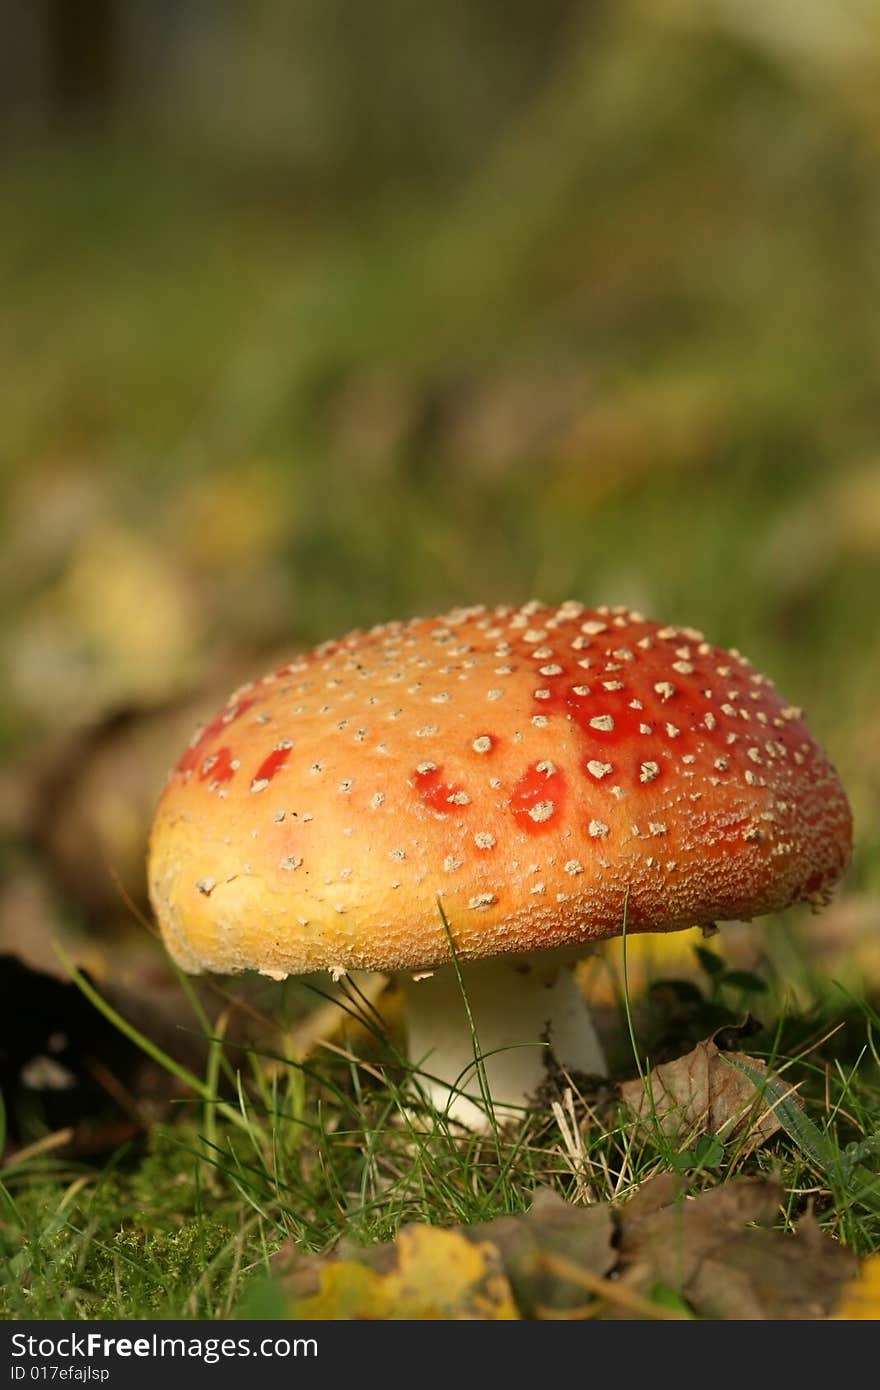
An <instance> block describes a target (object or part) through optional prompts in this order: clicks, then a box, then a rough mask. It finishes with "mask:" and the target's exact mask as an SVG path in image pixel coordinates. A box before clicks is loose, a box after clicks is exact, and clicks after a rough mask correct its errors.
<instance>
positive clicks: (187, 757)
mask: <svg viewBox="0 0 880 1390" xmlns="http://www.w3.org/2000/svg"><path fill="white" fill-rule="evenodd" d="M851 840H852V822H851V815H850V809H849V805H848V803H847V799H846V796H845V793H844V791H843V789H842V787H841V785H840V782H839V780H838V777H837V775H836V773H835V771H834V769H833V767H832V766H831V764H830V763H829V761H828V759H827V757H826V755H825V753H824V752H823V751H822V749H821V748H820V747H819V746H818V745H817V743H816V742H815V740H814V739H813V737H812V736H811V734H810V732H809V730H808V729H807V727H806V725H805V723H804V722H803V718H802V716H801V711H800V710H798V709H795V708H793V707H791V706H789V705H787V704H786V703H785V702H784V701H783V700H782V699H781V697H780V696H779V694H778V693H777V691H776V690H775V688H774V686H773V684H772V683H771V681H770V680H769V679H768V678H767V677H766V676H764V675H761V674H760V673H759V672H758V671H756V670H755V669H754V668H753V667H752V666H750V665H749V663H748V662H747V661H746V660H745V658H744V657H742V656H740V655H739V653H737V652H735V651H725V650H723V649H721V648H718V647H715V646H712V645H711V644H710V643H709V642H706V641H705V640H704V638H703V636H702V634H701V633H699V632H695V631H694V630H693V629H691V628H678V627H662V626H660V625H659V624H657V623H654V622H650V621H648V620H646V619H645V618H644V617H642V616H641V614H638V613H634V612H630V611H629V610H627V609H625V608H612V609H607V608H598V609H588V608H585V607H584V606H583V605H581V604H579V603H575V602H568V603H564V604H563V605H562V606H561V607H559V608H547V607H544V606H542V605H541V604H538V603H529V604H526V605H525V606H524V607H522V608H519V609H513V608H507V607H502V608H496V609H494V610H488V611H487V610H485V609H483V608H468V609H458V610H456V611H454V612H451V613H448V614H446V615H445V616H442V617H435V618H427V619H421V618H416V619H413V620H412V621H409V622H398V623H389V624H387V625H384V626H381V627H376V628H373V629H371V630H370V631H369V632H354V633H352V634H350V635H349V636H347V637H343V638H341V639H340V640H339V641H334V642H327V643H325V644H323V645H322V646H319V647H317V648H316V649H315V650H314V651H311V652H309V653H307V654H305V655H303V656H300V657H297V658H296V659H295V660H294V661H292V662H290V663H289V664H288V665H285V666H282V667H281V668H280V669H279V670H277V671H273V672H272V673H270V674H269V675H267V676H264V677H263V679H262V680H260V681H256V682H254V683H251V684H249V685H247V686H244V687H243V688H241V689H240V690H238V691H236V693H235V694H234V695H233V696H232V697H231V698H230V700H229V702H228V704H227V705H226V707H225V708H224V709H223V710H222V711H221V712H220V713H219V714H218V715H217V717H216V718H215V719H214V720H212V721H211V723H210V724H208V725H207V727H206V728H204V729H203V730H202V731H201V732H200V733H198V734H197V735H196V737H195V738H194V739H193V741H192V742H191V743H190V746H189V747H188V749H187V750H186V751H185V753H184V754H183V756H182V758H181V759H180V761H179V762H178V763H177V765H176V767H175V768H174V769H173V771H172V773H171V774H170V778H169V782H168V785H167V787H166V789H165V791H164V793H163V796H162V798H161V801H160V803H159V807H158V811H157V814H156V819H155V824H154V827H153V833H152V840H151V849H150V866H149V879H150V894H151V898H152V902H153V906H154V908H155V911H156V914H157V917H158V919H159V923H160V925H161V928H162V932H163V934H164V936H165V939H166V942H167V944H168V946H169V948H170V950H171V953H172V955H173V956H174V957H175V959H176V960H177V961H178V962H179V963H180V964H181V965H182V966H183V967H184V969H187V970H191V971H196V972H197V971H200V970H215V971H220V972H224V973H226V972H235V971H239V970H245V969H256V970H259V971H262V972H263V973H264V974H268V975H272V976H274V977H276V978H280V977H283V976H285V975H288V974H297V973H301V972H305V971H313V970H320V969H330V970H335V969H377V970H407V971H418V970H426V969H431V968H433V967H435V966H437V965H439V964H441V963H443V962H444V961H448V960H449V955H450V951H449V941H448V937H447V934H446V929H445V927H444V924H443V921H442V917H441V913H440V911H439V907H438V900H439V903H442V905H443V908H444V912H445V915H446V917H447V920H448V922H449V926H450V929H451V931H452V934H453V939H454V941H455V944H456V949H457V952H458V953H459V954H460V956H461V957H462V958H463V959H478V958H481V957H488V956H494V955H500V954H503V953H523V952H530V951H534V950H539V949H545V948H548V949H549V948H562V947H567V948H571V947H576V946H581V945H584V944H586V943H589V942H591V941H595V940H597V939H600V938H602V937H607V936H616V935H619V934H620V932H621V929H622V925H623V921H624V910H626V923H627V930H628V931H669V930H674V929H678V928H683V927H688V926H693V925H695V924H698V923H708V922H711V921H715V920H717V919H727V918H736V917H753V916H757V915H759V914H761V913H764V912H771V911H774V910H777V909H779V908H783V907H785V906H787V905H788V904H790V903H794V902H797V901H798V900H801V899H807V900H809V901H811V902H814V903H817V902H821V901H823V900H825V899H826V898H827V896H828V893H829V890H830V888H831V885H832V884H833V883H834V881H835V880H836V879H837V878H838V877H839V875H840V874H841V873H842V871H843V870H844V868H845V867H846V864H847V862H848V860H849V856H850V851H851Z"/></svg>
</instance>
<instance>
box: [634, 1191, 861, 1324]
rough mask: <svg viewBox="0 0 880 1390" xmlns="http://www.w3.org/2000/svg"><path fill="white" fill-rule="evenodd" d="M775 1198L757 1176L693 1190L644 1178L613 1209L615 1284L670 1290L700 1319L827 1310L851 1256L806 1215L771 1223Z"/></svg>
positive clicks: (815, 1314) (778, 1197)
mask: <svg viewBox="0 0 880 1390" xmlns="http://www.w3.org/2000/svg"><path fill="white" fill-rule="evenodd" d="M783 1198H784V1193H783V1189H782V1188H781V1187H780V1186H778V1185H777V1184H776V1183H773V1182H770V1181H768V1180H767V1179H765V1178H740V1179H737V1180H736V1181H733V1182H727V1183H724V1184H722V1185H721V1186H719V1187H716V1188H713V1189H712V1190H711V1191H708V1192H703V1193H700V1194H699V1195H698V1196H696V1197H689V1196H688V1195H687V1187H686V1184H685V1183H683V1182H680V1181H676V1180H675V1179H672V1178H668V1177H666V1176H664V1177H662V1178H658V1179H654V1180H652V1181H651V1182H649V1183H646V1184H645V1185H644V1187H643V1188H642V1189H641V1191H640V1192H639V1194H638V1195H637V1196H636V1198H635V1199H634V1200H633V1201H631V1202H629V1203H627V1205H626V1206H624V1207H623V1208H622V1209H621V1210H620V1244H619V1250H620V1259H621V1265H622V1267H623V1268H622V1270H621V1273H620V1279H621V1282H622V1283H623V1284H624V1286H625V1287H627V1288H629V1289H632V1290H633V1291H634V1292H636V1293H639V1294H641V1295H642V1296H644V1297H650V1296H651V1295H652V1293H653V1292H654V1291H655V1290H656V1289H657V1288H658V1287H662V1288H665V1289H668V1290H672V1291H674V1292H675V1293H677V1294H678V1295H679V1297H680V1298H681V1299H682V1300H683V1301H684V1302H685V1304H686V1305H687V1306H688V1307H690V1308H692V1309H693V1310H694V1311H695V1312H696V1313H697V1314H698V1315H699V1316H700V1317H703V1318H758V1319H786V1318H823V1317H828V1316H829V1314H830V1313H831V1312H832V1310H833V1309H834V1308H835V1306H836V1304H837V1301H838V1299H839V1297H840V1291H841V1289H842V1287H843V1286H844V1285H845V1284H846V1281H847V1280H849V1279H851V1278H852V1275H853V1272H854V1269H855V1267H856V1260H855V1257H854V1256H853V1255H852V1254H851V1253H850V1251H848V1250H846V1249H844V1248H843V1246H840V1245H838V1244H837V1243H836V1242H835V1241H833V1240H832V1239H831V1238H830V1237H829V1236H826V1235H825V1234H824V1233H823V1232H822V1231H821V1230H820V1229H819V1227H818V1225H817V1224H816V1222H815V1221H814V1220H813V1219H812V1218H810V1217H805V1218H804V1219H803V1220H802V1221H801V1222H800V1223H799V1224H798V1227H797V1230H796V1231H794V1232H793V1233H784V1232H782V1231H779V1230H777V1229H775V1227H774V1223H775V1221H776V1220H777V1217H778V1213H779V1210H780V1207H781V1205H782V1202H783ZM610 1315H611V1316H618V1317H619V1316H621V1313H620V1312H619V1311H618V1310H615V1309H614V1308H612V1309H611V1310H610ZM624 1315H625V1314H624Z"/></svg>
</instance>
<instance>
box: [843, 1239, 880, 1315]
mask: <svg viewBox="0 0 880 1390" xmlns="http://www.w3.org/2000/svg"><path fill="white" fill-rule="evenodd" d="M834 1316H835V1318H843V1319H852V1318H858V1319H860V1320H865V1319H869V1320H871V1321H877V1320H880V1255H872V1256H871V1258H870V1259H868V1260H865V1263H864V1264H863V1265H862V1267H861V1269H860V1270H859V1273H858V1276H857V1277H856V1278H855V1279H853V1281H852V1283H850V1284H847V1285H846V1287H845V1289H844V1291H843V1299H842V1301H841V1304H840V1307H839V1308H838V1310H837V1312H836V1313H835V1315H834Z"/></svg>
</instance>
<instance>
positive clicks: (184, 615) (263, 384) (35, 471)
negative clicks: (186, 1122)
mask: <svg viewBox="0 0 880 1390" xmlns="http://www.w3.org/2000/svg"><path fill="white" fill-rule="evenodd" d="M38 8H39V14H41V15H42V16H43V18H44V19H45V21H46V23H48V22H49V18H51V15H52V14H53V13H55V10H56V9H57V7H53V6H52V5H51V4H49V5H46V6H43V7H41V8H40V7H38ZM92 9H93V7H84V9H83V11H82V14H83V17H82V19H81V23H82V24H83V25H86V26H88V23H89V22H90V21H89V18H88V14H89V12H90V11H92ZM94 15H95V16H99V15H100V16H102V17H103V18H102V19H101V23H102V24H104V25H105V26H108V27H106V32H104V33H103V38H102V45H103V46H102V48H101V52H102V54H103V55H104V57H103V60H102V61H103V62H104V63H105V67H106V72H104V77H103V78H102V82H101V84H100V86H99V87H98V86H95V85H94V84H93V85H92V87H89V86H88V84H86V85H85V86H84V85H83V83H80V84H79V85H77V82H76V81H74V80H73V78H70V80H68V81H67V82H66V85H65V84H62V85H61V87H60V88H59V90H58V91H55V90H54V89H51V88H50V89H48V95H46V96H45V100H44V101H43V103H42V105H41V103H40V101H39V100H38V99H37V98H36V97H34V96H33V92H32V93H31V95H30V97H29V99H28V100H25V99H24V97H23V96H22V95H21V92H22V91H23V89H24V87H23V80H22V81H19V82H18V84H17V85H16V84H15V83H12V84H11V85H8V86H7V87H6V91H7V97H6V98H5V99H4V100H5V105H4V113H5V116H6V117H7V121H6V124H7V127H8V128H7V130H6V135H5V139H4V141H3V144H2V162H3V181H4V189H5V194H6V196H5V197H4V199H3V201H2V204H0V277H2V287H3V306H4V307H3V322H4V332H3V334H2V337H0V484H2V489H3V519H2V527H3V531H2V538H3V543H2V552H0V586H2V592H0V668H2V678H3V685H4V691H5V699H4V701H3V706H2V714H0V736H2V740H3V743H4V745H5V747H6V749H7V751H8V753H9V755H10V758H12V759H17V760H20V759H22V758H23V759H24V760H25V765H29V764H28V763H27V760H28V759H31V758H33V757H36V756H39V755H40V754H41V753H43V754H44V753H45V749H46V747H47V745H49V746H54V743H53V740H55V739H57V738H58V737H59V736H65V737H66V736H67V735H73V734H77V733H81V731H83V730H84V729H87V728H88V727H89V726H92V725H94V724H95V723H96V722H98V721H100V720H102V719H106V718H107V717H108V716H110V715H113V714H115V713H117V712H118V711H120V710H121V709H126V710H131V709H132V708H146V709H150V710H153V711H155V710H157V709H158V710H159V711H160V712H161V710H162V709H164V708H165V703H164V702H168V701H171V702H174V701H176V700H179V699H183V698H184V697H186V696H188V695H189V694H191V693H197V692H202V693H203V692H204V691H205V690H206V689H207V690H209V691H211V692H215V693H216V694H217V697H218V698H219V697H220V695H221V693H222V689H223V685H224V683H225V682H226V681H227V680H228V683H229V685H230V686H231V685H232V684H234V683H235V681H236V679H237V678H238V673H239V671H241V670H242V669H249V668H250V667H251V666H253V665H254V664H255V663H259V662H261V661H262V660H263V659H264V658H266V659H268V658H269V657H270V655H271V654H272V653H273V652H274V651H275V650H276V649H278V650H280V649H287V650H291V649H293V648H295V647H297V646H298V645H300V644H303V643H308V642H312V641H316V640H319V639H321V638H323V637H326V636H330V635H333V634H335V633H337V632H339V631H341V630H344V629H347V628H349V627H352V626H355V625H361V624H370V623H373V622H375V621H377V620H380V619H384V618H388V617H394V616H405V615H409V614H412V613H414V612H416V611H425V610H432V609H439V608H443V607H446V606H448V605H450V604H452V603H454V602H457V601H467V602H471V601H476V600H485V601H488V602H491V601H495V600H498V601H501V600H504V601H512V602H516V601H518V600H522V599H525V598H527V597H530V596H533V595H534V594H539V595H540V596H541V597H543V598H545V599H547V600H548V601H553V600H557V599H562V598H564V597H566V596H568V595H574V596H577V597H580V598H582V599H584V600H585V601H587V602H591V603H601V602H605V601H607V602H620V603H630V604H634V605H637V606H639V607H641V608H644V609H646V610H647V611H649V612H650V613H652V614H654V615H656V616H658V617H661V618H663V619H666V620H668V621H680V622H682V623H689V624H696V625H699V626H703V627H705V629H706V631H707V632H708V633H709V634H710V635H711V636H712V638H713V639H714V640H716V641H719V642H721V643H727V644H732V645H737V646H739V647H741V648H743V649H745V650H746V651H747V652H748V654H749V655H750V656H751V657H752V659H753V660H754V661H755V662H756V663H757V664H758V665H759V666H762V667H764V668H766V669H767V670H769V671H770V673H771V674H772V675H774V677H776V678H777V679H778V681H779V683H780V684H781V686H782V687H783V689H785V690H786V691H787V692H789V694H790V697H791V698H792V699H796V700H797V701H798V702H802V703H804V704H805V705H806V706H807V707H808V711H809V713H810V716H811V720H812V723H813V725H814V727H815V729H816V731H817V733H818V734H819V736H820V738H821V739H822V740H823V741H824V742H825V743H826V744H827V745H828V747H829V748H830V750H831V752H832V755H833V757H834V758H835V760H836V761H837V762H838V764H839V766H840V768H841V772H842V774H843V777H844V780H845V782H846V784H847V786H848V788H849V790H850V792H851V795H852V798H853V802H854V806H855V811H856V816H857V836H858V855H857V860H856V865H855V869H854V872H853V882H854V883H855V884H856V885H857V886H859V887H860V888H861V889H863V890H865V893H866V895H867V894H870V893H871V892H872V891H876V889H877V887H878V884H880V831H878V825H880V816H878V814H877V813H878V809H880V805H878V803H880V726H878V722H877V719H876V690H877V684H878V678H880V627H878V624H877V620H876V599H875V598H874V595H876V594H877V593H878V592H880V394H878V391H877V379H878V366H880V283H878V280H880V271H878V261H877V256H876V242H877V228H878V224H880V142H878V135H877V132H878V130H880V124H878V119H877V117H878V109H877V108H878V103H880V97H878V93H880V0H841V2H840V3H838V4H836V5H834V6H827V5H824V4H821V3H819V0H783V2H781V3H778V4H776V5H774V6H772V7H767V6H766V5H764V6H761V5H758V4H756V3H754V2H753V0H707V2H706V3H701V4H699V5H697V4H695V3H692V2H691V0H614V3H612V0H551V3H548V4H545V5H542V6H540V7H535V6H533V5H530V4H527V3H525V0H516V3H511V0H503V2H502V0H487V3H482V4H479V5H473V4H470V3H467V0H444V2H443V3H441V4H438V5H435V6H432V7H427V8H426V7H425V6H424V5H422V4H420V3H418V0H376V3H374V4H372V5H371V6H369V7H368V9H364V10H361V9H359V8H358V7H357V6H351V5H348V4H345V3H344V0H296V2H295V3H292V4H289V5H281V4H278V3H270V2H269V0H261V3H256V4H253V5H250V6H246V7H240V6H236V5H232V4H227V3H224V4H220V5H217V6H215V7H206V6H203V5H199V4H195V3H190V4H184V5H169V4H157V5H155V6H150V7H144V6H140V5H138V4H137V3H134V0H118V3H115V4H113V3H105V4H102V5H100V6H96V7H94ZM47 16H48V17H49V18H47ZM0 18H2V19H3V21H4V22H5V24H6V25H8V26H11V28H10V32H11V33H12V35H13V37H14V38H15V39H16V43H15V44H13V45H12V47H11V48H8V49H7V55H8V54H9V53H10V52H14V53H17V54H18V55H19V64H20V66H21V67H22V70H23V71H26V70H27V61H36V60H35V59H33V54H34V53H36V52H37V51H38V50H39V47H40V46H39V43H38V42H37V40H36V38H35V34H36V33H37V29H38V28H39V24H40V23H41V22H42V21H41V20H40V18H39V16H38V15H37V17H35V13H29V14H28V16H24V15H23V14H19V13H17V12H16V7H10V6H9V5H4V6H2V7H0ZM93 22H95V23H97V22H98V21H97V19H94V20H93ZM52 34H53V35H54V37H53V40H52V41H53V42H54V43H56V45H57V44H63V45H67V47H64V46H62V47H61V48H59V53H60V54H61V58H62V59H64V62H66V63H67V65H68V67H70V69H71V72H72V73H73V77H74V78H75V77H76V71H77V70H76V66H75V65H76V63H77V62H82V58H81V57H80V58H77V54H80V55H81V53H82V52H83V51H84V52H86V54H88V51H89V49H88V43H87V42H86V43H85V48H83V42H82V39H83V36H82V34H80V35H79V40H80V42H79V46H78V47H77V46H76V45H74V46H73V48H71V38H70V32H69V30H65V31H64V32H63V33H61V37H60V38H59V34H58V33H56V32H55V31H54V30H53V31H52ZM37 37H39V36H37ZM86 39H88V35H86ZM96 41H97V40H96ZM29 54H30V55H31V58H30V59H29V58H28V55H29ZM64 62H62V64H61V68H60V69H58V70H59V71H62V70H65V69H64ZM102 71H103V69H102ZM37 75H39V74H37ZM43 76H44V77H45V74H43ZM33 90H34V91H37V90H40V91H42V90H43V87H41V86H40V84H39V83H37V84H36V86H34V88H33ZM10 93H11V94H12V95H11V96H10V95H9V94H10ZM16 93H18V96H16ZM16 100H17V101H18V105H17V106H16V105H15V101H16ZM174 738H175V740H178V739H179V727H178V725H177V724H175V725H174ZM149 746H150V749H151V754H150V756H151V758H152V759H154V761H153V762H151V765H150V773H151V778H152V781H151V782H150V788H149V789H147V790H146V791H145V790H144V787H143V785H142V782H141V781H139V782H138V784H137V794H136V797H135V798H133V799H134V800H136V801H137V805H138V807H146V806H148V805H149V804H150V797H151V795H152V794H153V790H158V787H159V786H160V784H161V778H162V775H163V773H164V766H165V763H166V761H168V760H170V759H171V757H172V756H173V753H174V749H173V748H172V747H171V746H170V741H169V747H168V748H167V749H165V748H164V747H162V748H160V747H159V746H158V743H157V742H153V743H150V744H149ZM19 765H20V764H19ZM120 777H121V779H122V780H120V782H119V784H118V785H117V786H116V787H115V788H114V790H113V796H114V798H115V801H114V803H113V804H114V806H118V804H119V801H120V795H121V796H122V798H123V799H125V787H126V783H125V781H124V774H120ZM112 780H113V778H112V776H110V777H108V778H107V781H108V783H112ZM120 788H121V792H120ZM96 795H97V793H96ZM89 800H90V802H94V798H89ZM138 814H139V815H140V817H141V820H140V825H141V830H140V835H141V839H140V840H139V838H138V834H139V832H138V827H137V826H134V827H130V826H129V827H126V830H125V835H124V837H123V838H124V839H125V841H126V844H127V845H128V846H130V847H132V846H133V848H129V849H128V850H127V851H126V852H127V853H128V854H129V855H130V857H133V858H135V859H136V858H137V856H138V855H139V853H140V849H139V846H140V844H141V843H142V837H143V834H144V822H145V820H146V819H147V818H148V813H147V812H146V810H144V809H141V810H139V812H138ZM30 815H31V820H33V817H34V811H33V807H32V808H31V811H30ZM102 815H103V821H105V822H110V823H113V824H118V823H119V816H118V814H117V811H116V810H114V809H113V807H109V808H108V809H106V813H102V812H101V810H100V808H99V809H98V811H97V812H96V813H95V815H94V820H95V823H96V824H99V823H101V822H102ZM25 819H27V817H25ZM55 819H56V821H57V816H56V818H55ZM68 838H69V837H68ZM75 855H76V850H75V849H74V851H73V857H74V859H75ZM69 858H70V855H68V859H69ZM859 902H860V903H861V904H863V905H864V904H867V907H864V906H863V908H862V911H861V916H860V917H859V922H860V923H861V926H860V927H859V932H860V933H861V934H862V935H873V934H874V933H875V932H876V905H875V904H876V900H875V899H874V898H873V897H870V896H865V897H863V898H861V899H859ZM856 915H857V916H858V914H856ZM858 939H859V940H861V939H862V936H861V935H860V936H859V938H858Z"/></svg>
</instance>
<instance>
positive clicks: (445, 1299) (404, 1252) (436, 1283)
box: [288, 1226, 519, 1321]
mask: <svg viewBox="0 0 880 1390" xmlns="http://www.w3.org/2000/svg"><path fill="white" fill-rule="evenodd" d="M377 1250H378V1252H379V1254H378V1256H377V1253H376V1251H373V1252H372V1254H371V1260H370V1262H368V1261H367V1260H365V1259H364V1258H362V1257H361V1258H354V1257H353V1258H350V1259H343V1260H331V1261H322V1260H320V1259H318V1258H313V1259H309V1260H304V1261H302V1262H300V1264H299V1265H298V1266H297V1268H296V1270H295V1272H294V1274H293V1276H292V1278H291V1279H290V1280H289V1282H288V1289H289V1293H290V1295H291V1299H290V1304H289V1307H288V1316H289V1317H291V1318H319V1319H334V1320H340V1319H343V1320H350V1319H370V1320H375V1319H382V1320H397V1319H407V1318H420V1319H441V1318H442V1319H480V1320H490V1321H494V1320H502V1321H509V1320H511V1319H516V1318H518V1317H519V1313H518V1312H517V1309H516V1304H515V1302H514V1300H513V1295H512V1293H511V1288H510V1284H509V1282H508V1280H507V1278H506V1276H505V1274H504V1270H503V1267H502V1263H501V1259H500V1256H499V1254H498V1251H497V1250H496V1249H495V1247H494V1246H493V1245H491V1244H490V1243H489V1242H488V1241H471V1240H468V1239H466V1238H465V1237H464V1236H463V1235H462V1234H461V1233H460V1232H458V1231H453V1230H450V1231H447V1230H440V1229H437V1228H435V1227H433V1226H405V1227H404V1228H403V1230H402V1231H401V1232H400V1235H399V1237H398V1239H397V1240H396V1241H395V1243H394V1245H393V1246H390V1247H389V1246H383V1247H377ZM363 1253H364V1254H366V1253H367V1252H363Z"/></svg>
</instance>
